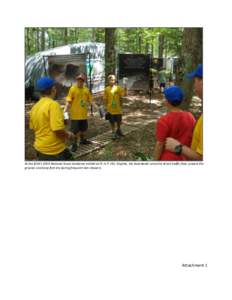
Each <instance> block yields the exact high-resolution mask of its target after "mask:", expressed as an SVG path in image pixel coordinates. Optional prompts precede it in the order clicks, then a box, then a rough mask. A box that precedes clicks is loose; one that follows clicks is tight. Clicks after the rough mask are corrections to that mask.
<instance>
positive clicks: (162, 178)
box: [0, 1, 232, 300]
mask: <svg viewBox="0 0 232 300" xmlns="http://www.w3.org/2000/svg"><path fill="white" fill-rule="evenodd" d="M228 3H229V1H221V2H220V3H218V4H215V3H211V2H206V1H205V2H203V1H192V2H186V1H166V2H148V1H142V2H131V3H130V2H126V1H122V2H121V1H119V2H116V1H114V2H102V3H100V2H99V1H98V2H79V1H65V2H63V3H61V2H51V1H50V2H49V1H40V2H32V1H24V2H22V3H20V2H19V1H18V2H15V3H13V2H10V1H8V2H6V3H4V5H3V4H2V6H3V7H2V8H3V9H2V12H1V41H2V42H1V58H2V60H1V66H2V69H1V75H0V76H1V85H2V87H1V100H2V101H1V103H2V112H1V129H2V135H1V136H2V143H1V183H2V184H1V209H0V233H1V236H0V241H1V247H0V254H1V255H0V257H1V258H0V276H1V278H0V282H1V283H0V284H1V288H0V299H3V300H5V299H17V300H18V299H24V300H27V299H30V300H32V299H33V300H34V299H40V300H41V299H43V300H45V299H46V300H47V299H49V300H51V299H55V300H58V299H68V300H70V299H78V300H90V299H91V300H93V299H101V300H105V299H107V300H112V299H120V300H124V299H126V300H127V299H133V300H135V299H136V300H137V299H146V300H147V299H149V300H150V299H158V300H172V299H178V300H182V299H183V300H186V299H187V300H196V299H197V300H206V299H210V300H211V299H222V300H231V299H232V292H231V278H232V276H231V275H232V274H231V270H232V259H231V253H232V249H231V248H232V247H231V227H232V226H231V225H232V224H231V205H230V201H231V174H230V173H231V172H230V171H231V119H232V118H231V101H232V97H231V93H230V89H231V82H232V81H231V53H232V49H231V29H230V28H231V9H230V7H229V4H228ZM27 26H31V27H36V26H39V27H41V26H46V27H52V26H57V27H66V26H70V27H80V26H86V27H91V26H93V27H98V26H102V27H107V26H116V27H119V26H121V27H127V26H133V27H139V26H144V27H164V26H165V27H171V26H176V27H177V26H181V27H187V26H189V27H191V26H198V27H204V165H203V166H201V165H195V166H148V167H147V166H140V167H139V166H131V167H128V166H127V167H108V168H103V170H101V171H99V170H98V171H91V170H86V171H67V170H66V171H56V172H55V171H45V170H40V171H39V170H38V171H24V27H27ZM12 75H13V76H12ZM182 263H187V264H191V263H193V264H201V263H207V264H208V267H207V268H183V267H182Z"/></svg>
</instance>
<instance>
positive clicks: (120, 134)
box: [116, 129, 125, 136]
mask: <svg viewBox="0 0 232 300" xmlns="http://www.w3.org/2000/svg"><path fill="white" fill-rule="evenodd" d="M116 134H117V135H118V136H125V134H123V133H122V130H121V129H117V131H116Z"/></svg>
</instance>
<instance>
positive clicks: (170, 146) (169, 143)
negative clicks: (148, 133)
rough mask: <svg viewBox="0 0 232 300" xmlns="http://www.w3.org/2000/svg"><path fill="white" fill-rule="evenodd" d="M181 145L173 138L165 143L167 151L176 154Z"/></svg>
mask: <svg viewBox="0 0 232 300" xmlns="http://www.w3.org/2000/svg"><path fill="white" fill-rule="evenodd" d="M178 145H180V142H179V141H177V140H175V139H173V138H167V139H166V141H165V150H169V151H171V152H175V148H176V146H178Z"/></svg>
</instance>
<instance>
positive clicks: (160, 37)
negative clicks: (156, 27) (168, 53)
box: [158, 33, 164, 58]
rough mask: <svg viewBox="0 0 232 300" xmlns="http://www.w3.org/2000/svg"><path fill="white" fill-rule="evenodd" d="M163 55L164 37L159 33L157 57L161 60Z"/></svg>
mask: <svg viewBox="0 0 232 300" xmlns="http://www.w3.org/2000/svg"><path fill="white" fill-rule="evenodd" d="M163 53H164V35H163V34H162V33H161V34H160V35H159V52H158V57H159V58H163Z"/></svg>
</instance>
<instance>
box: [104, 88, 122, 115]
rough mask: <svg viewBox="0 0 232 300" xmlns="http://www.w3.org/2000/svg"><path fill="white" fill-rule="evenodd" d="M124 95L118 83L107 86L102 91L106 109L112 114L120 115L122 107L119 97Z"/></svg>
mask: <svg viewBox="0 0 232 300" xmlns="http://www.w3.org/2000/svg"><path fill="white" fill-rule="evenodd" d="M123 96H124V90H123V89H122V88H121V87H120V86H119V85H114V86H112V87H111V86H107V87H106V88H105V91H104V100H105V102H106V109H107V111H108V112H109V113H111V114H112V115H121V114H122V107H121V102H120V99H121V97H123Z"/></svg>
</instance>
